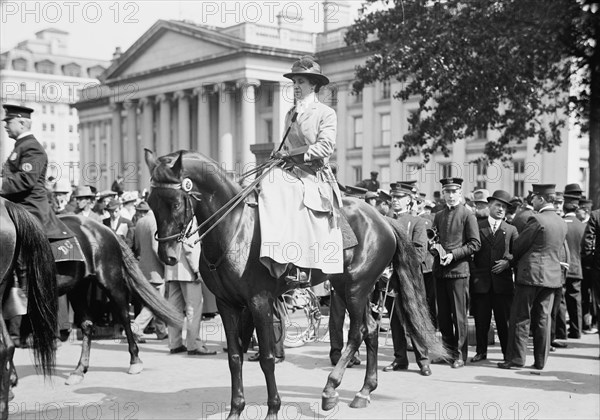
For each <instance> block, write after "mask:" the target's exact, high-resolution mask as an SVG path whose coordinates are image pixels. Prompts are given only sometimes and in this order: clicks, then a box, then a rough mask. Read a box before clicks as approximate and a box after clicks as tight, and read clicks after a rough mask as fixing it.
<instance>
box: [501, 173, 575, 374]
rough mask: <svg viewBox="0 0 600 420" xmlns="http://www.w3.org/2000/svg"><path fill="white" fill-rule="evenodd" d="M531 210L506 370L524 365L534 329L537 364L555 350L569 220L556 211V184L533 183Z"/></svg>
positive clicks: (517, 251)
mask: <svg viewBox="0 0 600 420" xmlns="http://www.w3.org/2000/svg"><path fill="white" fill-rule="evenodd" d="M532 187H533V191H532V199H531V202H532V205H533V208H534V210H535V211H537V214H534V215H532V216H531V217H530V218H529V219H528V220H527V223H526V225H525V228H524V229H523V231H522V232H520V234H519V237H518V238H517V240H516V241H515V243H514V247H513V259H514V261H516V263H517V272H516V276H515V295H514V297H513V305H512V307H511V312H510V323H509V329H508V346H507V349H506V361H505V362H501V363H498V367H499V368H501V369H511V368H513V367H523V366H525V358H526V354H527V342H528V339H529V329H530V327H531V329H532V333H533V355H534V364H533V365H532V368H534V369H538V370H542V369H544V366H545V365H546V360H547V358H548V352H549V351H550V334H551V327H552V326H551V325H550V324H551V320H550V319H551V310H552V304H553V302H554V294H555V290H556V289H557V288H559V287H560V288H562V280H563V269H564V260H565V255H566V250H565V239H566V237H567V225H566V223H565V222H564V221H563V220H562V219H561V217H560V216H559V215H558V214H556V209H555V208H554V198H555V197H556V196H555V192H556V186H555V185H554V184H533V186H532Z"/></svg>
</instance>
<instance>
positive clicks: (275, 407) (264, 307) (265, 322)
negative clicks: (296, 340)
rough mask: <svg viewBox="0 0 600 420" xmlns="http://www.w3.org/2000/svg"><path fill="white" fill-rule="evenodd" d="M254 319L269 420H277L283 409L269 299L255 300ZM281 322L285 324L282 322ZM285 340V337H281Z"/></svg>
mask: <svg viewBox="0 0 600 420" xmlns="http://www.w3.org/2000/svg"><path fill="white" fill-rule="evenodd" d="M252 317H253V318H254V327H255V328H256V335H257V336H258V348H259V353H260V367H261V369H262V371H263V374H264V375H265V380H266V382H267V407H268V411H267V416H266V418H267V419H276V418H277V413H278V412H279V409H280V408H281V398H280V397H279V392H278V391H277V381H276V380H275V333H274V329H273V305H272V304H271V302H270V301H269V300H268V299H267V298H262V297H261V298H260V300H255V301H254V302H253V304H252ZM281 322H284V320H282V321H281ZM280 338H281V339H283V337H280Z"/></svg>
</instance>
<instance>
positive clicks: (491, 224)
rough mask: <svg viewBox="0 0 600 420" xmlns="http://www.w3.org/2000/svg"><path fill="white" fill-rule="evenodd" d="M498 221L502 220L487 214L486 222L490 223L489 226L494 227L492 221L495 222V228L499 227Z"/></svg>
mask: <svg viewBox="0 0 600 420" xmlns="http://www.w3.org/2000/svg"><path fill="white" fill-rule="evenodd" d="M500 222H502V220H498V219H494V218H493V217H492V216H488V223H489V224H490V227H492V228H493V227H494V223H496V229H498V228H499V227H500Z"/></svg>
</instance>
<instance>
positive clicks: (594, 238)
mask: <svg viewBox="0 0 600 420" xmlns="http://www.w3.org/2000/svg"><path fill="white" fill-rule="evenodd" d="M581 258H582V261H583V263H584V265H585V266H586V267H588V266H589V267H592V268H595V269H596V270H600V209H597V210H594V211H593V212H591V213H590V220H588V222H587V225H586V227H585V231H584V234H583V238H582V239H581Z"/></svg>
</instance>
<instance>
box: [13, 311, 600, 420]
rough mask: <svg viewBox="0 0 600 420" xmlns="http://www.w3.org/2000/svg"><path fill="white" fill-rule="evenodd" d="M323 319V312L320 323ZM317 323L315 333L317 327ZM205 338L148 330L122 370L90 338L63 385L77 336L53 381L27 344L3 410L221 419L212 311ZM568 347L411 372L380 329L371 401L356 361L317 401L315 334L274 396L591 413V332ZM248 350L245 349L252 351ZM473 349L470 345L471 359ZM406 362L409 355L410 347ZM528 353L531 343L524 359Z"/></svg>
mask: <svg viewBox="0 0 600 420" xmlns="http://www.w3.org/2000/svg"><path fill="white" fill-rule="evenodd" d="M325 322H326V319H324V320H323V323H325ZM323 327H324V325H322V328H321V329H320V332H323V331H324V330H323ZM203 337H204V338H205V339H206V340H207V344H208V346H209V347H210V348H213V349H217V350H219V352H218V354H217V355H216V356H209V357H189V356H187V355H185V354H182V355H169V354H167V353H168V348H167V342H166V340H165V341H162V342H159V341H156V340H155V339H153V336H151V335H149V336H147V339H148V342H147V344H141V345H140V349H141V350H140V357H141V358H142V360H143V361H144V364H145V365H144V366H145V370H144V371H143V372H142V373H141V374H139V375H128V374H127V369H128V362H129V354H128V353H127V346H126V344H121V343H120V341H114V340H100V341H94V342H93V344H92V350H91V366H90V370H89V372H88V373H87V375H86V378H85V379H84V381H83V382H82V383H81V384H79V385H76V386H72V387H68V386H66V385H64V380H65V378H66V377H67V375H68V373H69V372H70V371H71V370H72V369H73V368H74V367H75V365H76V363H77V360H78V359H79V353H80V346H81V342H80V341H76V340H75V341H69V342H66V343H63V345H62V346H61V347H60V348H59V349H58V353H57V372H56V376H54V377H53V381H52V382H53V383H49V382H48V383H44V380H43V378H42V377H41V376H37V375H36V374H35V371H34V369H33V367H32V366H31V360H32V355H31V353H30V352H29V350H24V349H18V350H17V351H16V354H15V363H16V366H17V369H18V372H19V376H20V382H19V386H18V387H17V388H16V389H15V390H14V392H15V395H16V397H15V399H14V400H13V401H12V403H11V405H10V409H11V413H12V415H11V417H10V418H11V419H55V418H61V419H63V420H65V419H79V418H94V419H115V418H119V419H124V418H131V419H159V418H160V419H162V418H177V419H197V418H211V419H225V418H226V417H227V414H228V412H229V401H230V396H231V393H230V382H229V370H228V363H227V355H226V354H225V353H223V351H222V348H221V347H222V346H223V343H224V333H223V330H222V328H221V324H220V319H219V317H216V318H215V319H214V321H212V322H210V321H207V322H204V324H203ZM567 342H568V344H569V347H568V348H566V349H558V350H557V351H556V352H553V353H551V354H550V357H549V359H548V363H547V365H546V368H545V369H544V370H543V371H537V370H533V369H529V368H523V369H519V370H502V369H498V368H497V367H496V363H497V362H498V361H500V359H501V352H500V348H499V344H496V345H493V346H490V348H489V351H488V360H486V361H484V362H480V363H477V364H471V363H468V364H467V365H466V366H465V367H464V368H462V369H452V368H451V367H450V366H449V365H432V371H433V375H432V376H430V377H423V376H421V375H419V371H418V367H417V365H416V363H411V365H410V367H409V370H408V371H401V372H387V373H384V372H382V371H381V368H382V367H383V366H386V365H387V364H389V363H390V362H391V361H392V358H393V356H392V348H391V340H388V345H385V346H384V345H383V344H384V338H383V337H381V338H380V343H381V344H380V348H379V369H378V371H379V386H378V388H377V389H376V390H375V391H374V392H373V395H372V401H371V404H370V406H369V407H367V408H366V409H362V410H355V409H351V408H349V407H348V403H349V402H350V401H351V400H352V398H353V397H354V394H355V393H356V392H358V390H359V389H360V388H361V386H362V382H363V378H364V373H365V351H364V346H363V347H362V350H361V358H362V359H363V363H362V364H361V365H360V366H356V367H353V368H352V369H348V370H347V371H346V374H345V376H344V380H343V382H342V384H341V385H340V387H339V388H338V392H339V394H340V404H339V405H338V406H337V407H336V408H335V409H334V410H332V411H329V412H324V411H323V410H321V408H320V404H321V400H320V398H321V391H322V389H323V387H324V386H325V382H326V380H327V375H328V374H329V372H330V371H331V369H332V367H331V366H330V364H329V357H328V353H329V343H327V342H324V341H322V340H319V341H317V342H314V343H307V344H305V345H304V346H302V347H296V348H286V359H285V361H284V362H283V363H281V364H278V365H277V366H276V376H277V379H278V388H279V392H280V395H281V399H282V409H281V411H280V413H279V417H280V418H282V419H298V418H313V419H314V418H327V419H330V418H335V419H338V418H340V419H346V418H356V419H380V418H389V419H397V418H406V419H480V418H488V419H492V418H493V419H500V418H502V419H517V418H519V419H520V418H528V419H548V418H551V419H565V418H568V419H596V418H598V417H600V407H599V406H600V398H599V394H600V359H599V358H598V353H599V342H598V336H597V335H584V336H583V337H582V338H581V339H580V340H568V341H567ZM249 354H252V353H251V352H250V353H249ZM474 354H475V352H474V347H470V352H469V360H470V358H471V357H472V356H473V355H474ZM410 357H411V360H412V361H414V355H412V354H411V356H410ZM532 362H533V358H532V355H531V349H530V352H529V354H528V360H527V362H526V364H528V365H530V364H531V363H532ZM244 381H245V393H246V394H245V395H246V410H245V411H244V415H243V418H245V419H258V418H264V417H265V415H266V412H267V409H266V404H265V401H266V387H265V382H264V377H263V375H262V372H261V370H260V365H259V363H252V362H246V363H244Z"/></svg>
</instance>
